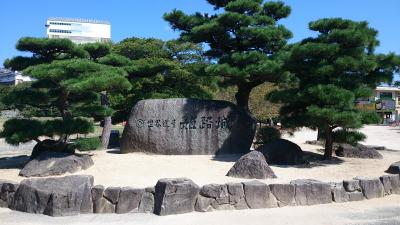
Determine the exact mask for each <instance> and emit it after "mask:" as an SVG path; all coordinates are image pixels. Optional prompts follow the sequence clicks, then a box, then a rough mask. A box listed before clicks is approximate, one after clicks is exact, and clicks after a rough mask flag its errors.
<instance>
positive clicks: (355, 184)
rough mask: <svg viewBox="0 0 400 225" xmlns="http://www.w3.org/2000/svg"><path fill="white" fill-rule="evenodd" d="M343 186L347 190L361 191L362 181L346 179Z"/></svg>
mask: <svg viewBox="0 0 400 225" xmlns="http://www.w3.org/2000/svg"><path fill="white" fill-rule="evenodd" d="M343 187H344V189H345V190H346V191H347V192H354V191H361V187H360V181H358V180H344V181H343Z"/></svg>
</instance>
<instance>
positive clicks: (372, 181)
mask: <svg viewBox="0 0 400 225" xmlns="http://www.w3.org/2000/svg"><path fill="white" fill-rule="evenodd" d="M354 179H356V180H359V181H360V187H361V191H362V193H363V194H364V196H365V198H367V199H371V198H381V197H383V196H384V191H385V190H384V187H383V185H382V183H381V181H380V180H379V179H377V178H366V177H356V178H354Z"/></svg>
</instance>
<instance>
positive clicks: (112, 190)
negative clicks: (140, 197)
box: [103, 187, 121, 205]
mask: <svg viewBox="0 0 400 225" xmlns="http://www.w3.org/2000/svg"><path fill="white" fill-rule="evenodd" d="M120 192H121V188H120V187H108V188H107V189H106V190H105V191H104V194H103V195H104V197H105V198H106V199H107V200H108V201H110V202H111V203H112V204H114V205H116V204H117V202H118V197H119V193H120Z"/></svg>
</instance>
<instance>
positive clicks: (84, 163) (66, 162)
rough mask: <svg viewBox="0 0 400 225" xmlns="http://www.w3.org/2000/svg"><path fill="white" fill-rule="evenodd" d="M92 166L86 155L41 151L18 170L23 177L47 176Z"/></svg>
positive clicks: (91, 161)
mask: <svg viewBox="0 0 400 225" xmlns="http://www.w3.org/2000/svg"><path fill="white" fill-rule="evenodd" d="M91 166H93V160H92V158H91V157H90V156H88V155H76V154H70V153H63V152H41V153H40V154H39V155H38V156H37V157H35V158H33V159H32V160H31V161H29V162H28V163H27V164H26V165H25V166H24V168H23V169H22V170H21V171H20V172H19V175H20V176H23V177H47V176H55V175H62V174H65V173H75V172H77V171H80V170H86V169H87V168H89V167H91Z"/></svg>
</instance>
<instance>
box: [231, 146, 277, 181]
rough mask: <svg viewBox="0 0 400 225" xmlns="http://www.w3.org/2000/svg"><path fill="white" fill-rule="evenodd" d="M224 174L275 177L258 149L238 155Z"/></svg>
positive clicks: (253, 177) (245, 176) (252, 177)
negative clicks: (238, 157)
mask: <svg viewBox="0 0 400 225" xmlns="http://www.w3.org/2000/svg"><path fill="white" fill-rule="evenodd" d="M226 176H229V177H238V178H247V179H267V178H276V175H275V173H274V171H272V169H271V168H270V167H269V166H268V163H267V161H266V160H265V157H264V155H263V154H262V153H261V152H259V151H251V152H250V153H247V154H246V155H244V156H242V157H240V159H239V160H238V161H237V162H236V163H235V164H234V165H233V167H232V168H231V169H230V170H229V171H228V173H227V174H226Z"/></svg>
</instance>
